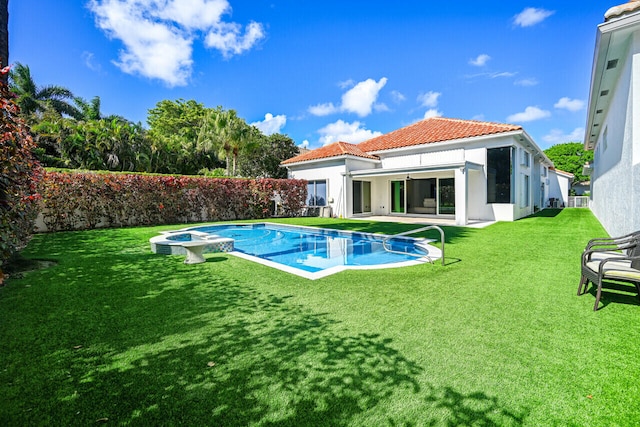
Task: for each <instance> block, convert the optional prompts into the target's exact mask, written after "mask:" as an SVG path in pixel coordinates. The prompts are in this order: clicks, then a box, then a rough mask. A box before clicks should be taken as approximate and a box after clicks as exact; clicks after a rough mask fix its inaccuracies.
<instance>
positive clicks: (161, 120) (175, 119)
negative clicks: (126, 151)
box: [147, 99, 213, 174]
mask: <svg viewBox="0 0 640 427" xmlns="http://www.w3.org/2000/svg"><path fill="white" fill-rule="evenodd" d="M206 114H207V109H206V108H205V107H204V105H202V104H200V103H198V102H196V101H194V100H189V101H185V100H184V99H178V100H177V101H169V100H163V101H160V102H158V103H157V104H156V107H155V108H153V109H151V110H149V114H148V116H147V123H148V124H149V127H150V128H149V137H150V138H151V144H152V145H151V148H152V151H151V165H152V166H151V167H152V169H153V172H169V173H182V174H195V173H197V172H198V171H199V170H200V169H202V168H203V167H209V166H208V165H207V164H208V163H211V160H210V159H206V158H205V159H203V158H201V157H198V155H199V154H201V152H199V150H198V147H197V146H198V135H199V134H200V127H201V126H202V123H203V119H204V117H205V115H206ZM212 164H213V163H212Z"/></svg>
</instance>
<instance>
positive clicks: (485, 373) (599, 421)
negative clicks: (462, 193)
mask: <svg viewBox="0 0 640 427" xmlns="http://www.w3.org/2000/svg"><path fill="white" fill-rule="evenodd" d="M283 221H284V222H288V223H297V224H304V225H317V226H323V227H334V228H343V229H353V230H363V231H373V232H385V233H394V232H400V231H405V230H407V229H410V228H418V227H419V226H416V225H414V226H410V225H402V224H389V223H373V222H366V221H348V220H336V219H327V218H305V219H289V220H283ZM171 228H176V227H175V226H174V227H151V228H133V229H115V230H96V231H88V232H74V233H57V234H50V235H39V236H36V237H35V238H34V240H33V241H32V243H31V244H30V246H29V247H28V250H27V251H26V252H25V256H27V257H31V258H46V259H53V260H56V261H58V264H57V265H55V266H53V267H50V268H48V269H46V270H39V271H34V272H30V273H26V274H25V275H24V277H23V278H18V277H14V278H12V279H10V280H9V282H8V284H7V286H5V287H4V288H0V325H2V327H0V358H1V361H2V366H1V367H0V396H1V398H0V425H7V426H17V425H20V426H22V425H58V426H63V425H93V424H96V423H103V422H105V423H108V424H111V425H123V424H124V425H179V424H180V425H189V426H199V425H256V426H281V425H282V426H304V425H310V426H323V425H326V426H341V425H359V426H427V425H428V426H459V425H477V426H491V425H499V426H502V425H506V426H515V425H531V426H542V425H554V426H570V425H575V426H615V425H624V426H628V425H639V424H640V305H639V303H638V299H637V298H636V296H635V295H634V294H613V293H605V294H604V296H603V299H602V301H603V303H604V304H603V305H604V306H603V308H602V309H600V310H599V311H598V312H593V311H592V305H593V302H594V296H593V294H589V293H588V294H586V295H583V296H581V297H577V296H576V290H577V287H578V281H579V278H580V268H579V263H580V253H581V251H582V249H583V248H584V244H585V243H586V241H587V240H588V239H589V238H590V237H594V236H601V235H604V230H603V229H602V227H601V226H600V224H599V223H598V222H597V220H596V219H595V218H594V217H593V215H592V214H591V213H590V212H589V211H588V210H581V209H571V210H569V209H567V210H564V211H549V210H547V211H543V214H541V215H539V216H535V217H531V218H526V219H523V220H520V221H517V222H513V223H497V224H494V225H492V226H490V227H487V228H485V229H470V228H455V227H448V228H445V231H446V234H447V247H446V254H447V259H446V265H445V266H444V267H443V266H441V265H440V264H439V263H436V264H435V265H429V264H425V265H419V266H415V267H405V268H401V269H386V270H372V271H347V272H343V273H338V274H335V275H332V276H329V277H327V278H324V279H321V280H316V281H310V280H306V279H303V278H300V277H297V276H293V275H290V274H287V273H284V272H281V271H278V270H276V269H271V268H268V267H265V266H262V265H259V264H256V263H252V262H250V261H246V260H243V259H240V258H237V257H234V256H231V255H227V254H210V255H207V262H206V263H204V264H199V265H191V266H188V265H184V264H183V263H182V261H183V259H184V257H181V256H161V255H155V254H153V253H151V251H150V249H149V243H148V240H149V238H150V237H152V236H155V235H157V233H158V231H159V230H163V229H171ZM436 235H437V234H435V233H434V237H435V236H436Z"/></svg>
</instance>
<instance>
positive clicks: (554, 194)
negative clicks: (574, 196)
mask: <svg viewBox="0 0 640 427" xmlns="http://www.w3.org/2000/svg"><path fill="white" fill-rule="evenodd" d="M549 172H550V174H549V179H548V181H547V185H548V186H549V204H548V205H547V206H548V207H552V208H563V207H565V206H568V203H567V202H568V201H569V190H570V189H571V185H572V183H573V178H575V175H573V174H572V173H569V172H565V171H561V170H560V169H556V168H554V167H552V168H549Z"/></svg>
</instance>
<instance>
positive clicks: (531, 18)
mask: <svg viewBox="0 0 640 427" xmlns="http://www.w3.org/2000/svg"><path fill="white" fill-rule="evenodd" d="M554 13H555V11H553V10H546V9H536V8H535V7H527V8H525V9H524V10H523V11H522V12H520V13H519V14H517V15H516V16H514V17H513V23H514V24H515V25H517V26H518V27H523V28H524V27H531V26H534V25H536V24H539V23H540V22H542V21H544V20H545V19H547V18H548V17H550V16H551V15H553V14H554Z"/></svg>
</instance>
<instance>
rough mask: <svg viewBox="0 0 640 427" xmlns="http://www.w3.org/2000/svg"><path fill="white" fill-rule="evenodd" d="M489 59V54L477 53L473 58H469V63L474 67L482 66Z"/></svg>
mask: <svg viewBox="0 0 640 427" xmlns="http://www.w3.org/2000/svg"><path fill="white" fill-rule="evenodd" d="M490 59H491V57H490V56H489V55H487V54H486V53H483V54H480V55H478V56H477V57H476V58H475V59H470V60H469V64H471V65H474V66H476V67H483V66H484V65H486V64H487V62H488V61H489V60H490Z"/></svg>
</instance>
